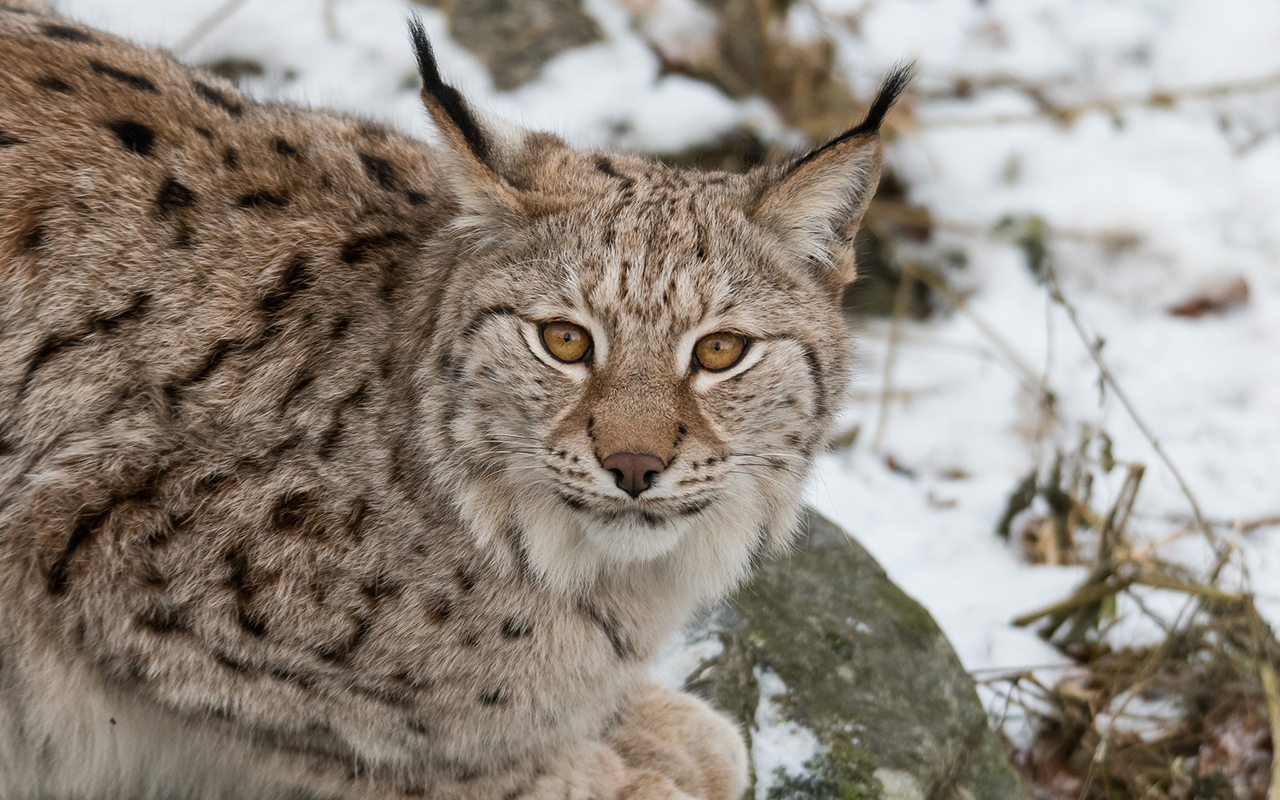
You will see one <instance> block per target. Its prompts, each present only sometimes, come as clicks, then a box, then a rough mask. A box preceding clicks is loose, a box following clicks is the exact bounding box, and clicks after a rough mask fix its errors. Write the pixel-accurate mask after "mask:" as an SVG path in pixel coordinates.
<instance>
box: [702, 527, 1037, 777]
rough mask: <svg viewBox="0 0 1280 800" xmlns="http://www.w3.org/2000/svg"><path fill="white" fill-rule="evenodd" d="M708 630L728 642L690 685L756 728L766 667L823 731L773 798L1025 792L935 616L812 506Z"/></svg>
mask: <svg viewBox="0 0 1280 800" xmlns="http://www.w3.org/2000/svg"><path fill="white" fill-rule="evenodd" d="M708 626H709V629H704V630H703V631H702V632H701V635H703V636H705V635H708V634H710V635H712V636H718V637H719V639H720V641H721V643H722V644H723V646H724V647H723V650H722V652H721V653H720V654H719V655H718V656H716V657H714V658H712V659H710V660H707V661H704V662H703V663H702V664H701V665H700V666H699V668H698V669H697V670H695V671H694V672H693V674H691V675H690V676H689V678H688V680H687V682H686V686H687V688H688V689H690V690H691V691H694V692H696V693H698V694H701V695H702V696H704V697H706V698H707V699H708V700H710V701H711V702H712V703H713V704H714V705H716V706H717V707H718V708H720V709H721V710H723V711H725V712H727V713H729V714H730V715H731V716H733V717H735V718H736V719H737V720H738V721H739V723H740V725H741V727H742V728H743V730H745V731H748V732H750V731H751V729H752V725H753V724H754V721H755V719H756V707H757V705H758V704H759V702H760V690H759V687H758V684H757V675H758V674H759V673H758V668H760V669H767V670H771V671H772V672H773V673H775V674H777V675H778V676H779V677H780V678H781V679H782V681H783V682H784V683H785V684H786V686H787V691H786V693H785V694H784V695H782V696H780V697H775V698H774V702H775V703H777V704H778V707H779V708H780V710H781V711H782V713H783V714H784V715H785V716H786V718H787V719H789V720H790V721H791V722H794V723H796V724H798V725H801V726H803V727H804V728H807V729H808V730H809V731H811V732H812V733H813V734H814V736H815V737H816V738H817V740H818V742H819V743H820V746H821V752H820V753H819V755H817V756H815V758H814V759H812V760H811V761H810V762H808V764H807V765H806V766H807V769H808V772H807V774H805V775H788V776H786V777H785V779H783V780H781V781H775V782H774V785H773V788H772V790H771V791H770V794H769V797H770V798H771V800H801V798H803V800H819V798H839V800H926V799H928V800H973V799H974V798H976V799H977V800H1024V798H1027V797H1029V795H1028V794H1027V793H1026V792H1025V790H1024V789H1023V787H1022V785H1021V783H1020V781H1019V779H1018V776H1017V774H1016V773H1015V772H1014V770H1013V768H1012V767H1011V766H1010V764H1009V761H1008V757H1007V755H1006V753H1005V750H1004V747H1003V745H1002V743H1001V740H1000V738H999V737H998V735H997V734H995V733H994V732H992V730H991V729H990V728H989V727H988V724H987V716H986V713H985V712H984V710H983V708H982V704H981V702H980V701H979V699H978V695H977V692H976V690H975V688H974V683H973V680H972V679H971V678H970V677H969V675H968V673H966V672H965V670H964V667H963V666H961V664H960V660H959V659H958V658H957V657H956V654H955V651H954V650H952V648H951V645H950V644H949V643H948V642H947V640H946V637H945V636H943V634H942V631H941V630H940V629H939V628H938V626H937V624H936V623H935V622H934V621H933V618H932V617H930V616H929V613H928V612H927V611H925V610H924V608H922V607H921V606H920V605H919V604H918V603H916V602H915V601H914V600H912V599H911V598H910V597H907V595H905V594H903V592H902V591H901V590H900V589H899V588H898V587H897V586H895V585H894V584H893V583H892V582H891V581H890V580H889V579H888V577H886V575H885V573H884V570H882V569H881V568H880V565H879V564H877V563H876V562H875V560H874V559H873V558H872V557H871V556H870V554H868V553H867V551H866V550H864V549H863V548H862V547H861V546H860V545H858V543H857V542H855V541H854V540H853V539H852V538H851V537H850V536H848V535H847V534H846V533H845V532H844V531H842V530H841V529H840V528H838V527H836V526H835V525H834V524H832V523H831V522H829V521H828V520H826V519H824V518H822V517H821V516H819V515H818V514H817V513H814V512H809V513H808V514H807V515H806V517H805V521H804V532H803V534H802V536H801V538H800V540H799V542H798V543H797V546H796V549H795V551H794V552H793V553H790V554H789V555H787V556H786V557H784V558H781V559H777V560H774V561H772V562H770V563H766V564H764V565H763V566H762V567H761V568H760V569H759V570H758V571H757V573H756V577H755V578H754V580H752V582H751V583H750V584H748V585H747V586H745V587H744V588H743V589H742V590H741V591H740V592H739V593H738V595H737V596H736V597H735V598H734V600H733V601H732V602H731V603H730V604H729V605H728V606H727V607H726V608H724V609H722V610H720V611H719V612H717V613H716V614H715V615H714V616H713V617H712V618H711V620H710V621H709V622H708Z"/></svg>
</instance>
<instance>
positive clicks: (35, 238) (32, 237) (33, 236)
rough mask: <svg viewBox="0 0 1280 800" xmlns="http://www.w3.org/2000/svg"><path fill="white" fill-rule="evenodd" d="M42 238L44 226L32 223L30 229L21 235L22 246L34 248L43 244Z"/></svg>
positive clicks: (27, 248)
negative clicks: (24, 234)
mask: <svg viewBox="0 0 1280 800" xmlns="http://www.w3.org/2000/svg"><path fill="white" fill-rule="evenodd" d="M44 240H45V233H44V226H43V225H32V226H31V230H29V231H27V235H26V236H24V237H22V247H23V248H24V249H26V250H35V249H36V248H38V247H40V245H42V244H44Z"/></svg>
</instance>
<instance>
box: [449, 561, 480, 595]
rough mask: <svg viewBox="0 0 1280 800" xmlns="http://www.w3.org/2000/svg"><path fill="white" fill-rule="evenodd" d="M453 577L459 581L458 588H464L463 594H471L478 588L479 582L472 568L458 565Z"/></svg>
mask: <svg viewBox="0 0 1280 800" xmlns="http://www.w3.org/2000/svg"><path fill="white" fill-rule="evenodd" d="M453 577H454V580H456V581H457V582H458V588H459V589H461V590H462V593H463V594H471V592H472V591H473V590H474V589H475V588H476V584H477V583H478V582H479V579H478V578H477V577H476V575H475V573H473V572H471V570H469V569H467V568H466V567H458V568H457V569H456V570H454V571H453Z"/></svg>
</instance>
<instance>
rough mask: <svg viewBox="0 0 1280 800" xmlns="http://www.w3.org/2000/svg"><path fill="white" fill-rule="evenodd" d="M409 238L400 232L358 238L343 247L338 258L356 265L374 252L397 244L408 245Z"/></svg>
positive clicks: (345, 262)
mask: <svg viewBox="0 0 1280 800" xmlns="http://www.w3.org/2000/svg"><path fill="white" fill-rule="evenodd" d="M408 242H409V237H408V236H407V235H405V234H404V233H401V232H400V231H388V232H387V233H376V234H373V235H371V236H357V237H356V238H354V239H351V240H350V241H348V242H346V243H345V244H343V245H342V250H341V251H340V252H339V254H338V257H339V258H340V259H342V263H344V264H354V263H356V262H357V261H361V260H363V259H364V258H366V257H367V256H368V255H369V254H370V253H372V252H373V251H375V250H377V249H379V248H382V247H389V246H392V245H397V244H407V243H408Z"/></svg>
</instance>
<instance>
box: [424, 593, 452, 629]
mask: <svg viewBox="0 0 1280 800" xmlns="http://www.w3.org/2000/svg"><path fill="white" fill-rule="evenodd" d="M427 611H428V612H429V613H430V614H431V618H432V620H433V621H435V622H444V621H445V620H447V619H448V618H449V617H450V616H452V615H453V598H452V597H450V596H449V595H447V594H445V593H444V592H438V593H437V594H435V595H434V596H433V597H432V598H431V603H430V604H429V605H428V607H427Z"/></svg>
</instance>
